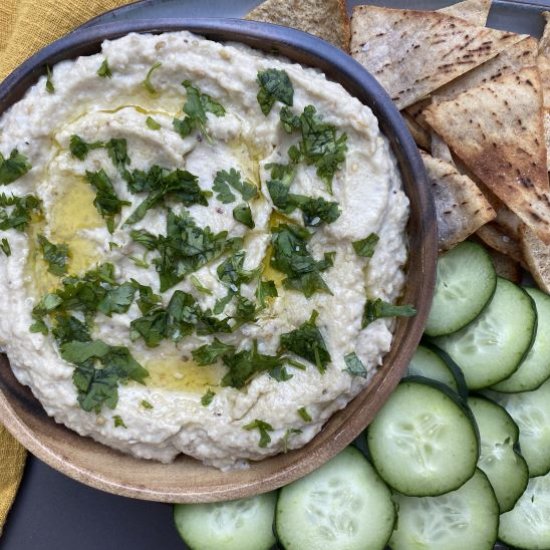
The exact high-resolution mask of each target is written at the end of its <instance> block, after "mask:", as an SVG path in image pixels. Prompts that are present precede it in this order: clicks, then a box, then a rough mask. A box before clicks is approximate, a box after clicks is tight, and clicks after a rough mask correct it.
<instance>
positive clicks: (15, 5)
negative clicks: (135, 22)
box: [0, 0, 132, 81]
mask: <svg viewBox="0 0 550 550" xmlns="http://www.w3.org/2000/svg"><path fill="white" fill-rule="evenodd" d="M131 3H132V2H131V1H130V0H0V81H2V80H3V79H4V78H5V77H6V76H8V74H9V73H10V72H11V71H12V70H13V69H15V67H17V65H19V64H20V63H21V62H23V61H24V60H25V59H27V58H28V57H29V56H31V55H32V54H33V53H35V52H36V51H38V50H39V49H40V48H42V47H43V46H45V45H46V44H49V43H50V42H53V41H54V40H56V39H57V38H59V37H60V36H63V35H64V34H66V33H68V32H69V31H72V30H73V29H74V28H76V27H78V26H79V25H81V24H82V23H84V22H85V21H87V20H88V19H91V18H92V17H94V16H96V15H99V14H100V13H103V12H104V11H107V10H110V9H113V8H116V7H118V6H122V5H124V4H131Z"/></svg>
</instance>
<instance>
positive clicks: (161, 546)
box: [0, 0, 550, 550]
mask: <svg viewBox="0 0 550 550" xmlns="http://www.w3.org/2000/svg"><path fill="white" fill-rule="evenodd" d="M0 1H1V0H0ZM259 3H260V2H259V0H143V1H141V2H138V3H136V4H132V5H130V6H127V7H125V8H122V9H119V10H116V11H113V12H109V13H107V14H105V15H103V16H101V17H100V18H98V19H96V20H94V21H93V23H95V22H101V23H103V22H112V21H121V20H126V19H143V18H154V17H205V16H216V17H241V16H242V15H244V14H245V13H246V12H247V11H248V10H249V9H250V8H251V7H254V6H256V5H257V4H259ZM361 3H366V0H365V2H362V1H358V0H351V1H350V0H348V7H349V8H351V7H352V6H354V5H356V4H361ZM369 3H371V4H377V5H384V6H390V7H407V8H411V9H414V8H417V9H437V8H440V7H443V6H446V5H449V4H453V3H454V1H452V0H451V1H449V0H369ZM544 9H548V10H550V0H545V1H542V0H538V1H537V0H523V1H517V2H511V1H505V0H493V7H492V9H491V14H490V17H489V25H490V26H492V27H495V28H500V29H506V30H512V31H516V32H521V33H529V34H532V35H533V36H540V34H541V33H542V27H543V19H542V17H541V15H540V12H541V11H542V10H544ZM0 467H1V466H0ZM184 548H185V546H184V545H183V544H182V543H181V541H180V540H179V538H178V536H177V533H176V531H175V529H174V527H173V524H172V516H171V507H170V506H168V505H165V504H156V503H150V502H144V501H137V500H131V499H126V498H123V497H117V496H113V495H109V494H107V493H102V492H100V491H96V490H95V489H90V488H88V487H86V486H84V485H81V484H79V483H77V482H76V481H72V480H71V479H69V478H67V477H65V476H63V475H62V474H59V473H57V472H55V471H54V470H52V469H50V468H49V467H48V466H45V465H44V464H43V463H41V462H40V461H38V460H37V459H34V458H32V457H31V458H30V459H29V463H28V465H27V470H26V472H25V477H24V479H23V483H22V485H21V489H20V491H19V494H18V496H17V500H16V502H15V505H14V508H13V510H12V512H11V514H10V517H9V520H8V522H7V525H6V527H5V530H4V534H3V536H2V538H0V549H1V550H73V549H78V550H98V549H101V550H126V549H128V550H130V549H131V550H183V549H184ZM498 548H501V549H502V548H503V547H502V546H500V547H498ZM220 550H223V549H220ZM441 550H445V549H441Z"/></svg>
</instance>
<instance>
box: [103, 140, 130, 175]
mask: <svg viewBox="0 0 550 550" xmlns="http://www.w3.org/2000/svg"><path fill="white" fill-rule="evenodd" d="M104 147H105V149H107V154H108V155H109V158H110V159H111V160H112V161H113V164H114V166H115V168H117V170H118V171H119V172H120V173H121V174H123V175H124V174H125V173H126V165H127V164H130V157H129V156H128V143H127V141H126V139H125V138H120V139H117V138H112V139H110V140H109V141H108V142H107V143H105V145H104Z"/></svg>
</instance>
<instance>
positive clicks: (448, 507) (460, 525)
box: [365, 470, 499, 550]
mask: <svg viewBox="0 0 550 550" xmlns="http://www.w3.org/2000/svg"><path fill="white" fill-rule="evenodd" d="M394 500H395V502H396V504H397V509H398V517H397V528H396V530H395V531H394V532H393V534H392V536H391V539H390V547H391V549H392V550H466V549H467V550H492V548H493V546H494V544H495V542H496V539H497V530H498V516H499V508H498V502H497V499H496V497H495V493H494V491H493V488H492V487H491V484H490V483H489V480H488V479H487V476H486V475H485V474H484V473H483V472H482V471H481V470H476V472H475V473H474V475H473V476H472V478H471V479H469V480H468V481H467V482H466V483H464V485H462V486H461V487H459V488H458V489H456V490H455V491H452V492H450V493H446V494H444V495H440V496H437V497H407V496H404V495H400V494H395V495H394ZM365 548H368V547H367V546H365Z"/></svg>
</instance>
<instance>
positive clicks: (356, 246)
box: [352, 233, 380, 258]
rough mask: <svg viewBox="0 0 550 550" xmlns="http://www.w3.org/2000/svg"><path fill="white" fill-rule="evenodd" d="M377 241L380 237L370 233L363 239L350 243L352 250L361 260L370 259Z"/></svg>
mask: <svg viewBox="0 0 550 550" xmlns="http://www.w3.org/2000/svg"><path fill="white" fill-rule="evenodd" d="M379 240H380V237H379V236H378V235H377V234H376V233H371V234H370V235H369V236H368V237H366V238H365V239H361V240H360V241H355V242H354V243H352V244H353V250H355V252H356V254H357V255H358V256H361V257H362V258H372V256H373V254H374V251H375V249H376V245H377V244H378V241H379Z"/></svg>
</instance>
